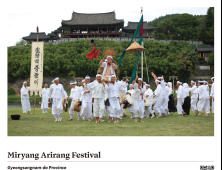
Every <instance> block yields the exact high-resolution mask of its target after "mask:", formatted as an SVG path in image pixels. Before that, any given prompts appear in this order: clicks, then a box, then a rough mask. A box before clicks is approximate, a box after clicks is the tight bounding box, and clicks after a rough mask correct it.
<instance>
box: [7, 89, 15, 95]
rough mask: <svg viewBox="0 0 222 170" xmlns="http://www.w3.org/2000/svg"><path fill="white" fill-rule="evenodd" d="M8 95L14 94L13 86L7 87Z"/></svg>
mask: <svg viewBox="0 0 222 170" xmlns="http://www.w3.org/2000/svg"><path fill="white" fill-rule="evenodd" d="M8 95H15V90H14V89H13V88H10V87H8Z"/></svg>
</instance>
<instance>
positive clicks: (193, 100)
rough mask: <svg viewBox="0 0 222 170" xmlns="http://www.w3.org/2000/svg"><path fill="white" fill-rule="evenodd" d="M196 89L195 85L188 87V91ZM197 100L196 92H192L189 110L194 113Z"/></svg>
mask: <svg viewBox="0 0 222 170" xmlns="http://www.w3.org/2000/svg"><path fill="white" fill-rule="evenodd" d="M196 89H197V86H196V85H193V87H192V88H189V89H188V91H189V92H190V93H193V92H194V91H195V90H196ZM197 101H198V94H193V95H192V96H191V110H192V111H193V112H194V113H195V112H196V111H197Z"/></svg>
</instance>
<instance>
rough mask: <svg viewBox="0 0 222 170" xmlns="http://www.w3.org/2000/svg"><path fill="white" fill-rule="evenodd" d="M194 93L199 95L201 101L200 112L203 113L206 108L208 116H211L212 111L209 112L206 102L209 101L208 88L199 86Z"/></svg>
mask: <svg viewBox="0 0 222 170" xmlns="http://www.w3.org/2000/svg"><path fill="white" fill-rule="evenodd" d="M193 93H194V94H199V101H198V103H197V108H198V111H199V112H203V109H204V108H205V111H206V114H209V113H210V111H209V110H208V108H206V102H207V100H209V92H208V91H207V88H206V86H205V85H201V86H199V87H198V88H197V89H196V90H195V91H194V92H193ZM207 111H208V112H207Z"/></svg>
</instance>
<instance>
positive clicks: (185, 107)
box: [182, 83, 190, 116]
mask: <svg viewBox="0 0 222 170" xmlns="http://www.w3.org/2000/svg"><path fill="white" fill-rule="evenodd" d="M183 88H184V96H185V98H184V103H183V105H182V108H183V111H184V112H185V115H186V116H190V96H189V85H188V84H187V83H183Z"/></svg>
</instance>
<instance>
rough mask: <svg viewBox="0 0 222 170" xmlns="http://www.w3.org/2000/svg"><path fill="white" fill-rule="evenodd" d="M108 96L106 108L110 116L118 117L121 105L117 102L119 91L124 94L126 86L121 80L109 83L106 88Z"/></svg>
mask: <svg viewBox="0 0 222 170" xmlns="http://www.w3.org/2000/svg"><path fill="white" fill-rule="evenodd" d="M107 91H108V98H109V103H110V106H108V110H109V113H110V117H114V118H119V117H120V113H121V107H120V104H119V99H118V97H119V92H121V93H122V94H123V95H125V94H126V86H125V85H124V84H123V83H121V82H119V81H118V82H115V83H114V84H112V83H109V86H108V88H107Z"/></svg>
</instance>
